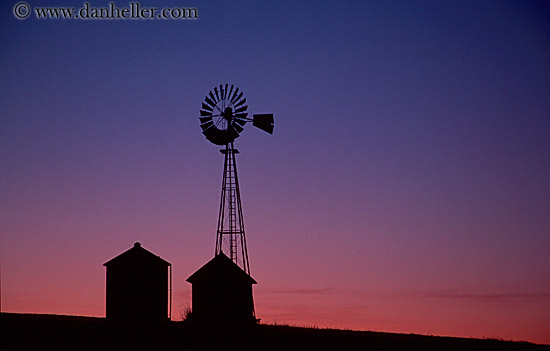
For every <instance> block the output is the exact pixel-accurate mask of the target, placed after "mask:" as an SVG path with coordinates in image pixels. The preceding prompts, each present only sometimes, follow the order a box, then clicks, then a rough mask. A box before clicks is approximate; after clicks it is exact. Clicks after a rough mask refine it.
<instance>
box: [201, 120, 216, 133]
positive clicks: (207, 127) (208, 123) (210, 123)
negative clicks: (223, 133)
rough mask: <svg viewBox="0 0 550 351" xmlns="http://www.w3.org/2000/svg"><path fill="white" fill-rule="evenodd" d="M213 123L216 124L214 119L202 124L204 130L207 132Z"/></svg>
mask: <svg viewBox="0 0 550 351" xmlns="http://www.w3.org/2000/svg"><path fill="white" fill-rule="evenodd" d="M213 125H214V122H212V121H210V122H206V123H203V124H201V128H202V131H203V132H205V131H206V130H207V129H209V128H210V127H212V126H213Z"/></svg>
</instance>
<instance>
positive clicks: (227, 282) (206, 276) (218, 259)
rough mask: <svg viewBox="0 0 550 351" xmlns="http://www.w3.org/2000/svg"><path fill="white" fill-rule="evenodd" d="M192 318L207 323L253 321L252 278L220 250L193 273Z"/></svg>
mask: <svg viewBox="0 0 550 351" xmlns="http://www.w3.org/2000/svg"><path fill="white" fill-rule="evenodd" d="M187 281H188V282H189V283H191V285H192V287H191V294H192V318H193V320H195V321H197V322H199V323H200V322H208V323H210V324H216V323H220V324H226V323H231V324H232V325H235V324H242V323H255V322H257V320H256V316H255V313H254V299H253V297H252V285H253V284H256V281H255V280H254V279H253V278H252V277H251V276H250V275H248V274H246V273H245V272H244V271H243V270H242V269H241V268H240V267H239V266H237V265H236V264H235V263H234V262H233V261H232V260H231V259H229V258H228V257H227V256H226V255H224V254H223V253H220V254H218V255H216V256H215V257H214V258H213V259H212V260H210V261H209V262H208V263H206V264H205V265H204V266H202V267H201V268H200V269H199V270H197V271H196V272H195V273H193V274H192V275H191V276H190V277H189V278H187Z"/></svg>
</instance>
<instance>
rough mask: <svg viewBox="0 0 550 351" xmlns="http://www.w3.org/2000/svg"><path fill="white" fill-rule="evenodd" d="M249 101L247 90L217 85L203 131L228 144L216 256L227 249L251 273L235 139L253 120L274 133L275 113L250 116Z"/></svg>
mask: <svg viewBox="0 0 550 351" xmlns="http://www.w3.org/2000/svg"><path fill="white" fill-rule="evenodd" d="M247 109H248V105H246V98H245V97H244V93H243V92H242V91H241V90H239V88H238V87H236V86H234V85H233V84H231V86H229V84H220V86H216V87H214V89H212V90H211V91H210V92H209V93H208V95H206V97H205V98H204V102H203V103H202V109H201V110H200V118H199V119H200V123H201V124H200V126H201V129H202V133H203V134H204V136H205V137H206V139H208V141H210V142H211V143H213V144H215V145H221V146H225V148H224V149H222V150H220V151H221V153H222V154H223V155H224V158H225V161H224V167H223V180H222V192H221V199H220V210H219V215H218V229H217V235H216V250H215V256H218V255H219V254H221V253H224V254H225V255H226V256H227V257H228V258H229V259H231V261H233V262H234V263H235V264H236V265H237V266H239V267H241V268H242V270H243V271H244V272H245V273H246V274H248V275H250V265H249V263H248V251H247V248H246V236H245V232H244V220H243V211H242V207H241V195H240V191H239V179H238V177H237V164H236V162H235V155H236V154H238V153H239V151H238V150H237V149H235V147H234V145H233V143H234V141H235V139H237V138H238V137H239V135H240V134H241V133H242V132H243V130H244V126H245V124H246V123H248V122H252V125H253V126H254V127H257V128H259V129H261V130H263V131H265V132H267V133H269V134H273V126H274V121H273V114H271V113H270V114H253V115H252V118H249V117H248V112H247Z"/></svg>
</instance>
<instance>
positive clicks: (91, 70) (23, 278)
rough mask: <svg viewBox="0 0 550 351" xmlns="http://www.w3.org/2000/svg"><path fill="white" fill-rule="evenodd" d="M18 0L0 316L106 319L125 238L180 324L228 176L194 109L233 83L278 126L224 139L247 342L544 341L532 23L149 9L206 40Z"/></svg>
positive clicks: (327, 9) (546, 17)
mask: <svg viewBox="0 0 550 351" xmlns="http://www.w3.org/2000/svg"><path fill="white" fill-rule="evenodd" d="M15 3H17V1H2V2H1V4H0V63H1V65H0V81H1V84H0V117H1V122H2V123H1V128H0V155H1V158H0V165H1V170H2V174H1V182H0V194H1V198H0V234H1V241H0V250H1V251H0V264H1V294H2V295H1V308H2V312H32V313H55V314H72V315H86V316H104V313H105V312H104V309H105V303H104V301H105V268H104V267H103V266H102V264H103V263H104V262H106V261H108V260H109V259H111V258H113V257H114V256H116V255H118V254H120V253H122V252H123V251H125V250H127V249H129V248H130V247H132V245H133V243H134V242H135V241H140V242H141V243H142V245H143V247H145V248H146V249H148V250H150V251H152V252H154V253H155V254H157V255H160V256H161V257H162V258H164V259H165V260H167V261H169V262H171V263H172V265H173V309H172V313H173V317H174V319H179V318H180V316H181V314H182V312H183V310H184V309H185V307H186V305H189V304H190V285H189V284H188V283H187V282H186V281H185V279H186V278H187V277H188V276H189V275H191V274H192V273H193V272H194V271H195V270H196V269H198V268H199V267H200V266H202V265H203V264H204V263H206V262H207V261H208V260H209V259H211V258H212V257H213V254H214V246H215V237H216V221H217V214H218V213H217V212H218V206H219V195H220V186H221V180H222V170H223V155H222V154H220V152H219V151H218V150H219V147H217V146H215V145H213V144H211V143H209V142H208V141H207V140H206V139H205V138H204V136H203V135H202V134H201V130H200V128H199V119H198V117H199V109H200V105H201V102H202V100H203V99H204V96H205V94H207V93H208V91H209V90H210V89H212V88H213V87H214V86H215V85H218V84H220V83H233V84H236V85H238V86H239V87H240V88H241V89H242V90H244V92H245V95H246V97H247V101H248V104H249V109H250V110H251V111H253V112H260V113H262V112H272V113H274V115H275V132H274V135H272V136H270V135H268V134H266V133H264V132H262V131H260V130H258V129H255V128H253V127H252V126H248V128H246V130H245V132H244V133H243V134H242V135H241V137H240V138H239V139H238V140H237V142H236V147H237V148H238V149H239V150H240V151H241V153H240V154H239V155H238V158H237V163H238V169H239V180H240V184H241V195H242V201H243V203H242V205H243V209H244V216H245V223H246V233H247V241H248V252H249V257H250V265H251V271H252V276H253V277H254V278H255V279H256V280H257V281H258V285H257V286H256V287H255V290H254V294H255V302H256V311H257V315H258V317H260V318H262V322H265V323H274V322H277V323H288V324H293V325H305V326H313V325H314V326H318V327H337V328H350V329H359V330H367V329H368V330H379V331H388V332H403V333H422V334H433V335H451V336H465V337H481V338H483V337H491V338H503V339H513V340H527V341H532V342H537V343H547V344H550V258H549V257H550V6H549V5H548V2H545V1H506V0H504V1H477V0H476V1H435V0H434V1H343V2H339V1H319V2H313V1H299V2H295V1H273V2H267V1H227V2H223V3H221V2H217V1H202V0H201V1H196V0H178V1H141V2H140V3H141V5H142V6H155V7H159V8H160V7H165V6H170V7H174V6H177V7H196V8H197V9H198V11H199V19H197V20H88V21H83V20H61V19H60V20H38V19H36V18H32V17H31V18H29V19H26V20H18V19H16V18H15V17H14V15H13V12H12V11H13V10H12V9H13V6H14V4H15ZM28 3H29V5H31V6H39V5H40V4H43V3H46V2H43V1H38V0H29V1H28ZM107 3H108V1H96V0H91V1H90V4H91V5H92V6H105V5H106V4H107ZM115 3H116V5H117V6H119V7H124V6H128V2H119V1H116V2H115ZM47 4H48V5H50V6H54V5H56V6H76V7H78V6H81V5H82V4H81V3H79V2H75V1H70V0H58V1H53V0H52V1H48V2H47Z"/></svg>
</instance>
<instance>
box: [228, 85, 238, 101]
mask: <svg viewBox="0 0 550 351" xmlns="http://www.w3.org/2000/svg"><path fill="white" fill-rule="evenodd" d="M238 93H239V87H235V92H234V93H233V96H232V97H231V99H229V101H231V102H232V103H233V99H235V96H237V94H238Z"/></svg>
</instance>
